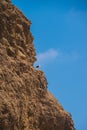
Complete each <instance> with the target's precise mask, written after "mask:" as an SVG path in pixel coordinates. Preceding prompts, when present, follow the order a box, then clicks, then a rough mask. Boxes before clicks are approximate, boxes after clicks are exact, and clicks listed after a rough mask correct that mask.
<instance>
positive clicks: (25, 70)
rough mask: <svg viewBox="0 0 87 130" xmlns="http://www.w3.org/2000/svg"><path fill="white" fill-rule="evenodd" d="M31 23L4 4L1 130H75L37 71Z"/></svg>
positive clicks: (0, 2) (5, 0) (0, 19)
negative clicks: (34, 65)
mask: <svg viewBox="0 0 87 130" xmlns="http://www.w3.org/2000/svg"><path fill="white" fill-rule="evenodd" d="M30 25H31V22H30V21H29V20H28V19H27V18H26V17H25V16H24V15H23V13H22V12H21V11H20V10H18V9H17V8H16V7H15V6H14V5H12V3H11V1H10V0H0V130H75V129H74V124H73V121H72V118H71V116H70V114H69V113H68V112H66V111H65V110H64V109H63V107H62V106H61V105H60V104H59V102H58V101H57V100H56V99H55V97H54V96H53V95H52V94H51V93H50V92H49V91H48V90H47V80H46V77H45V75H44V72H42V71H40V70H36V69H35V68H34V67H33V64H34V62H35V60H36V58H35V56H36V53H35V49H34V45H33V37H32V34H31V32H30Z"/></svg>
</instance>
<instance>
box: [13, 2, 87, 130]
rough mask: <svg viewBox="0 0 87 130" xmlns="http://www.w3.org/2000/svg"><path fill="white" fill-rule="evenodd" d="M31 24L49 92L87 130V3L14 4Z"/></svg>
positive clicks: (78, 126)
mask: <svg viewBox="0 0 87 130" xmlns="http://www.w3.org/2000/svg"><path fill="white" fill-rule="evenodd" d="M13 3H14V4H15V5H16V6H17V7H19V8H20V9H21V10H22V11H23V12H24V14H25V15H26V16H27V17H28V18H29V19H30V20H31V21H32V26H31V31H32V34H33V36H34V38H35V39H34V45H35V48H36V52H37V59H38V61H37V63H35V64H40V66H41V69H42V70H44V72H45V74H46V77H47V79H48V82H49V85H48V88H49V90H50V91H51V92H52V93H53V94H54V95H55V97H56V98H57V99H58V100H59V102H60V103H61V104H62V105H63V106H64V108H65V110H67V111H69V112H70V113H71V114H72V117H73V119H74V122H75V127H76V129H77V130H87V101H86V99H87V0H42V1H41V0H37V1H36V0H26V1H25V0H13Z"/></svg>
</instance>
